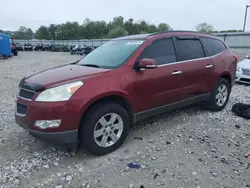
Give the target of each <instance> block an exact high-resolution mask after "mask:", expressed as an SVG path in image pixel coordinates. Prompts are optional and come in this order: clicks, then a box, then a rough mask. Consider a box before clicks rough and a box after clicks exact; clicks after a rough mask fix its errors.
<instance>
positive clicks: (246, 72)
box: [242, 69, 250, 76]
mask: <svg viewBox="0 0 250 188" xmlns="http://www.w3.org/2000/svg"><path fill="white" fill-rule="evenodd" d="M242 72H243V74H244V75H248V76H250V70H247V69H242Z"/></svg>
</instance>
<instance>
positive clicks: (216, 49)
mask: <svg viewBox="0 0 250 188" xmlns="http://www.w3.org/2000/svg"><path fill="white" fill-rule="evenodd" d="M201 40H202V42H203V44H204V46H205V48H206V50H207V54H206V55H207V56H214V55H217V54H219V53H221V52H223V51H224V50H225V49H226V47H225V45H224V44H223V42H222V41H220V40H217V39H212V38H201Z"/></svg>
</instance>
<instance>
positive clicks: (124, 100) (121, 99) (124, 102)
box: [81, 92, 135, 127]
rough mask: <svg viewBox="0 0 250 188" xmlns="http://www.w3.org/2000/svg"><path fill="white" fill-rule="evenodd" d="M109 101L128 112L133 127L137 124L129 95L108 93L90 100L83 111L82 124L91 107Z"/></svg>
mask: <svg viewBox="0 0 250 188" xmlns="http://www.w3.org/2000/svg"><path fill="white" fill-rule="evenodd" d="M108 101H110V102H114V103H116V104H120V105H121V106H123V107H124V108H125V109H126V110H127V112H128V114H129V117H130V124H131V126H132V127H133V126H134V123H135V117H134V111H133V108H132V106H131V104H130V102H129V99H128V97H127V95H126V94H124V93H122V92H108V93H105V94H101V95H98V96H96V97H94V98H93V99H92V100H90V101H89V102H88V103H87V105H85V108H84V109H83V110H82V118H81V122H82V121H83V119H84V118H85V116H86V113H87V111H88V110H89V109H90V108H91V107H93V106H94V105H97V104H100V103H104V102H108Z"/></svg>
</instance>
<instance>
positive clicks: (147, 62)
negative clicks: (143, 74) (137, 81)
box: [136, 58, 157, 70]
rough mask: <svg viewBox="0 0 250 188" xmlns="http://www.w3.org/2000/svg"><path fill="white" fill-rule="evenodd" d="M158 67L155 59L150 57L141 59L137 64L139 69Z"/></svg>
mask: <svg viewBox="0 0 250 188" xmlns="http://www.w3.org/2000/svg"><path fill="white" fill-rule="evenodd" d="M155 68H157V63H156V61H155V60H154V59H148V58H144V59H141V60H140V61H139V63H138V65H137V66H136V69H137V70H140V69H155Z"/></svg>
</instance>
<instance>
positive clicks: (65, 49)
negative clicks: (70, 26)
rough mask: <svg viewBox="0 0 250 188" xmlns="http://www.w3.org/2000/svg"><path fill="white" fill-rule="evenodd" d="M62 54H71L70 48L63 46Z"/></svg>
mask: <svg viewBox="0 0 250 188" xmlns="http://www.w3.org/2000/svg"><path fill="white" fill-rule="evenodd" d="M62 52H70V50H69V47H68V46H65V45H63V46H62Z"/></svg>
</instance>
